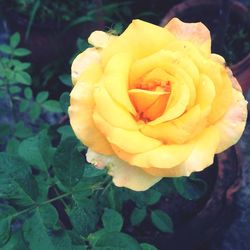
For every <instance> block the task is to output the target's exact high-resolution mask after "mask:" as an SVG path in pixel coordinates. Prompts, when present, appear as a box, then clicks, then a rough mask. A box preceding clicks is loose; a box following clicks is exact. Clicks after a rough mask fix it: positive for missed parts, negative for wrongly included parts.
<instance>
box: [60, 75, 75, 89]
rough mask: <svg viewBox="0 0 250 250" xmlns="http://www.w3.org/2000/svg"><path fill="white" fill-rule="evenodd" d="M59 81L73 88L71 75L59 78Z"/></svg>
mask: <svg viewBox="0 0 250 250" xmlns="http://www.w3.org/2000/svg"><path fill="white" fill-rule="evenodd" d="M59 80H60V81H61V82H62V83H63V84H64V85H66V86H69V87H72V81H71V76H70V75H69V74H63V75H60V76H59Z"/></svg>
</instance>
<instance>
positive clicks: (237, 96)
mask: <svg viewBox="0 0 250 250" xmlns="http://www.w3.org/2000/svg"><path fill="white" fill-rule="evenodd" d="M232 99H233V101H232V104H231V106H230V107H229V109H228V111H227V112H226V113H225V115H224V116H223V117H222V118H221V119H220V120H219V121H218V122H217V123H216V124H215V127H217V128H218V130H219V132H220V143H219V145H218V148H217V150H216V153H220V152H222V151H224V150H225V149H227V148H229V147H230V146H232V145H234V144H235V143H236V142H237V141H238V140H239V139H240V137H241V135H242V133H243V131H244V128H245V125H246V119H247V101H246V100H245V99H244V96H243V95H242V93H241V92H240V91H238V90H235V89H234V90H233V98H232Z"/></svg>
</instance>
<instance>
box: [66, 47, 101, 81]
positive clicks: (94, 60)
mask: <svg viewBox="0 0 250 250" xmlns="http://www.w3.org/2000/svg"><path fill="white" fill-rule="evenodd" d="M100 60H101V59H100V53H99V51H98V50H96V49H95V48H88V49H86V50H85V51H84V52H82V53H81V54H79V55H78V56H77V57H76V58H75V59H74V61H73V63H72V66H71V77H72V82H73V85H75V84H76V82H77V81H78V79H79V77H80V75H81V74H82V73H86V71H87V70H88V69H89V68H90V66H92V65H93V64H99V63H100ZM88 75H89V76H90V77H92V79H90V81H94V80H95V78H96V75H98V74H96V73H94V72H93V74H88Z"/></svg>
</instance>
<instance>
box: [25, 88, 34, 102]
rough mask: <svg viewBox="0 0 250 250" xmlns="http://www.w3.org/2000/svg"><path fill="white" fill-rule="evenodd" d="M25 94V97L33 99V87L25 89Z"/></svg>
mask: <svg viewBox="0 0 250 250" xmlns="http://www.w3.org/2000/svg"><path fill="white" fill-rule="evenodd" d="M24 96H25V98H26V99H27V100H31V99H32V97H33V93H32V90H31V88H29V87H26V88H25V89H24Z"/></svg>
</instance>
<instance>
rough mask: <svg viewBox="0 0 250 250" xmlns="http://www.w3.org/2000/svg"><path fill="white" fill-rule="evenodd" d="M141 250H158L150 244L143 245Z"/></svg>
mask: <svg viewBox="0 0 250 250" xmlns="http://www.w3.org/2000/svg"><path fill="white" fill-rule="evenodd" d="M140 246H141V250H158V249H157V248H156V247H155V246H153V245H151V244H148V243H141V244H140Z"/></svg>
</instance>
